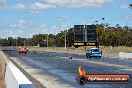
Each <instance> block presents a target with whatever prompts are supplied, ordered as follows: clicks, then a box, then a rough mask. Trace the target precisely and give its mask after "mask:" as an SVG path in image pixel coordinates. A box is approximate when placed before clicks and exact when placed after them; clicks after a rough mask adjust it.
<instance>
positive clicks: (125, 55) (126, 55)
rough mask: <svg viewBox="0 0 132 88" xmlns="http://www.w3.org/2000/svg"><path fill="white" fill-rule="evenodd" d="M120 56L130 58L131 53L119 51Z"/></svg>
mask: <svg viewBox="0 0 132 88" xmlns="http://www.w3.org/2000/svg"><path fill="white" fill-rule="evenodd" d="M119 57H120V58H132V53H126V52H119Z"/></svg>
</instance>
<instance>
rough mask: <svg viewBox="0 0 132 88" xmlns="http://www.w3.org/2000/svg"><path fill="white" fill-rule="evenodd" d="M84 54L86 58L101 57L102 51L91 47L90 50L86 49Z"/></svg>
mask: <svg viewBox="0 0 132 88" xmlns="http://www.w3.org/2000/svg"><path fill="white" fill-rule="evenodd" d="M86 56H87V58H91V57H96V58H101V56H102V51H100V50H99V49H98V48H91V49H90V50H87V52H86Z"/></svg>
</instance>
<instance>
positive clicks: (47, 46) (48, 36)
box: [47, 34, 49, 48]
mask: <svg viewBox="0 0 132 88" xmlns="http://www.w3.org/2000/svg"><path fill="white" fill-rule="evenodd" d="M48 37H49V36H48V34H47V48H48V46H49V45H48V39H49V38H48Z"/></svg>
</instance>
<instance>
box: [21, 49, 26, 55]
mask: <svg viewBox="0 0 132 88" xmlns="http://www.w3.org/2000/svg"><path fill="white" fill-rule="evenodd" d="M27 52H28V50H27V49H19V54H21V53H25V54H27Z"/></svg>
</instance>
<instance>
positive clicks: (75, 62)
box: [4, 50, 132, 88]
mask: <svg viewBox="0 0 132 88" xmlns="http://www.w3.org/2000/svg"><path fill="white" fill-rule="evenodd" d="M4 52H5V53H6V54H8V55H9V56H10V58H11V59H12V60H14V61H16V62H17V63H18V64H19V65H20V66H22V67H23V68H24V69H25V70H26V71H27V72H29V73H30V74H31V75H32V76H34V77H36V80H39V81H40V82H41V83H42V84H43V85H46V87H48V85H50V88H52V87H54V88H70V87H71V88H132V83H129V84H88V85H84V86H80V85H79V84H77V82H76V78H75V75H76V72H77V69H78V67H79V66H80V65H82V66H83V67H84V69H85V70H86V72H87V73H88V74H130V75H132V71H131V70H132V69H131V68H132V65H131V64H132V61H131V60H130V61H127V60H126V61H124V62H123V60H118V59H117V60H115V59H110V58H108V59H107V58H105V59H101V60H99V59H86V57H85V56H81V55H80V56H79V55H72V56H73V59H72V60H69V59H68V57H69V56H71V55H70V54H64V53H53V52H37V53H34V52H30V53H28V54H27V55H25V54H20V55H19V54H18V52H17V51H16V50H13V51H4ZM49 83H51V84H54V85H51V84H49Z"/></svg>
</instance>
